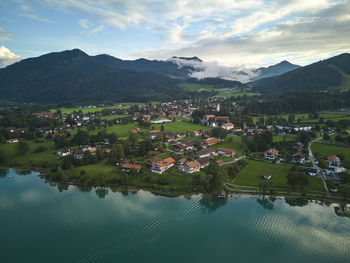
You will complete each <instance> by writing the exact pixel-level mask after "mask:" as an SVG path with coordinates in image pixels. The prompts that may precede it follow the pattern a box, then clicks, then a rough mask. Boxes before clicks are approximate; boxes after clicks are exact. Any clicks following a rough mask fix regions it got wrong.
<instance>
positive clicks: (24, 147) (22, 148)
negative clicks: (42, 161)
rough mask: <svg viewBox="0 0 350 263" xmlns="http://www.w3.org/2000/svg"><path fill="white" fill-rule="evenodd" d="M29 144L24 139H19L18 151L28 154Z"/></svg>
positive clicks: (21, 153)
mask: <svg viewBox="0 0 350 263" xmlns="http://www.w3.org/2000/svg"><path fill="white" fill-rule="evenodd" d="M29 149H30V147H29V144H28V143H27V142H26V141H24V140H19V141H18V143H17V153H18V154H20V155H24V154H27V153H28V152H29Z"/></svg>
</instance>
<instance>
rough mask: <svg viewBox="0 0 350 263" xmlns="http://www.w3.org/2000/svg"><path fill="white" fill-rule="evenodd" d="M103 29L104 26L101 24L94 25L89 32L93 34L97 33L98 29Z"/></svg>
mask: <svg viewBox="0 0 350 263" xmlns="http://www.w3.org/2000/svg"><path fill="white" fill-rule="evenodd" d="M103 29H104V26H103V25H102V26H99V27H96V28H94V29H92V30H91V31H90V34H95V33H97V32H100V31H102V30H103Z"/></svg>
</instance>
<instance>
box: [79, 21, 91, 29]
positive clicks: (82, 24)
mask: <svg viewBox="0 0 350 263" xmlns="http://www.w3.org/2000/svg"><path fill="white" fill-rule="evenodd" d="M78 24H79V25H80V26H81V27H82V28H84V29H88V28H89V25H88V20H87V19H80V20H79V21H78Z"/></svg>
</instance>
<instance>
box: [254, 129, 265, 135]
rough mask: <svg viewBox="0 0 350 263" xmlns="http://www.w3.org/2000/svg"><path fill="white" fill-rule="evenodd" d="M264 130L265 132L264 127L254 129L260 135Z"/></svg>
mask: <svg viewBox="0 0 350 263" xmlns="http://www.w3.org/2000/svg"><path fill="white" fill-rule="evenodd" d="M264 132H265V130H264V129H256V133H257V134H258V135H261V134H263V133H264Z"/></svg>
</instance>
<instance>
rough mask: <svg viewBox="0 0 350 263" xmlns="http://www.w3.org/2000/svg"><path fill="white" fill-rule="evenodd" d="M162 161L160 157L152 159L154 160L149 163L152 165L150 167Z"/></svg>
mask: <svg viewBox="0 0 350 263" xmlns="http://www.w3.org/2000/svg"><path fill="white" fill-rule="evenodd" d="M159 161H160V157H157V156H156V157H154V158H152V159H150V160H149V161H148V163H149V164H150V165H153V164H155V163H157V162H159Z"/></svg>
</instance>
